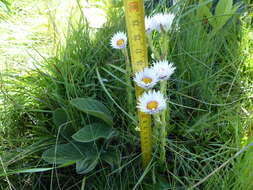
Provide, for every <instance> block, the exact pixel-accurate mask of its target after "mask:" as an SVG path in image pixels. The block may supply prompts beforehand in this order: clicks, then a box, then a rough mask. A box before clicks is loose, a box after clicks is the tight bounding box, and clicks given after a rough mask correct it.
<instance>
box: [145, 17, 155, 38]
mask: <svg viewBox="0 0 253 190" xmlns="http://www.w3.org/2000/svg"><path fill="white" fill-rule="evenodd" d="M154 29H155V22H154V20H153V19H152V17H148V16H146V17H145V31H146V33H147V34H148V35H150V34H151V33H152V31H153V30H154Z"/></svg>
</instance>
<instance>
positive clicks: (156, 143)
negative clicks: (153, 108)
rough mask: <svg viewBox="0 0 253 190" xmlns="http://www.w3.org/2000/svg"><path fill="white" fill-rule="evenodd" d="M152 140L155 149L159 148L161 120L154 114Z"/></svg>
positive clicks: (158, 115)
mask: <svg viewBox="0 0 253 190" xmlns="http://www.w3.org/2000/svg"><path fill="white" fill-rule="evenodd" d="M153 117H154V139H153V144H154V146H155V148H158V147H159V144H160V142H159V139H160V128H161V124H162V123H161V119H160V114H159V113H157V114H154V115H153Z"/></svg>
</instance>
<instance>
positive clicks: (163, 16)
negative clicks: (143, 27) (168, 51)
mask: <svg viewBox="0 0 253 190" xmlns="http://www.w3.org/2000/svg"><path fill="white" fill-rule="evenodd" d="M174 18H175V15H174V14H173V13H158V14H155V15H154V16H153V17H152V21H153V23H154V26H155V29H156V30H158V31H161V27H162V28H163V29H164V30H165V31H168V30H170V29H171V26H172V24H173V20H174Z"/></svg>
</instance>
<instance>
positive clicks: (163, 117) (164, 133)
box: [160, 80, 168, 163]
mask: <svg viewBox="0 0 253 190" xmlns="http://www.w3.org/2000/svg"><path fill="white" fill-rule="evenodd" d="M160 84H161V92H162V94H163V95H164V96H166V95H167V92H166V91H167V87H168V84H167V80H164V81H161V83H160ZM167 110H168V108H166V109H165V110H163V111H162V113H161V123H162V126H161V145H160V146H161V148H160V161H161V163H164V162H165V161H166V139H167V131H166V129H167V120H168V118H167Z"/></svg>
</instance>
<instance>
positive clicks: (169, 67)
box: [152, 60, 176, 80]
mask: <svg viewBox="0 0 253 190" xmlns="http://www.w3.org/2000/svg"><path fill="white" fill-rule="evenodd" d="M152 69H153V70H154V72H155V73H156V75H157V77H158V79H159V80H167V79H169V78H170V76H171V75H172V74H173V73H174V71H175V69H176V68H175V67H173V63H169V62H168V61H166V60H163V61H158V62H156V63H154V64H153V67H152Z"/></svg>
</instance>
